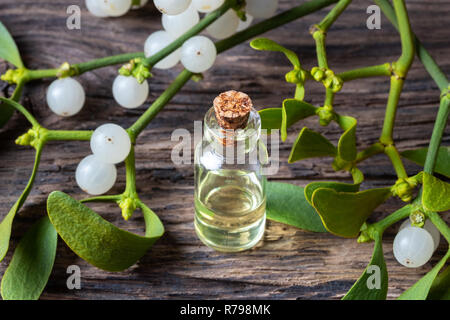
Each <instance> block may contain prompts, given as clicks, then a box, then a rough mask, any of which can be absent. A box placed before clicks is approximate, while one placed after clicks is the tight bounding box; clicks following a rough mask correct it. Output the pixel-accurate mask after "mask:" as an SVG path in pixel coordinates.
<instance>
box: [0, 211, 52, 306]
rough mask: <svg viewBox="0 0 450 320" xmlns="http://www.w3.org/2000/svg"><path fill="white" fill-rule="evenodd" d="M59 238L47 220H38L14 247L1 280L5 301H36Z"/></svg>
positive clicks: (44, 284)
mask: <svg viewBox="0 0 450 320" xmlns="http://www.w3.org/2000/svg"><path fill="white" fill-rule="evenodd" d="M57 241H58V235H57V233H56V230H55V228H53V226H52V224H51V223H50V221H49V220H48V218H47V217H44V218H42V219H40V220H39V221H38V222H37V223H35V224H34V225H33V226H32V227H31V229H30V230H28V232H27V233H26V234H25V235H24V236H23V238H22V239H21V240H20V242H19V244H18V245H17V248H16V250H15V251H14V255H13V257H12V259H11V262H10V263H9V266H8V269H6V271H5V274H4V275H3V279H2V286H1V292H2V297H3V299H4V300H37V299H38V298H39V296H40V295H41V293H42V291H43V290H44V288H45V286H46V284H47V281H48V278H49V277H50V274H51V272H52V268H53V263H54V262H55V255H56V245H57Z"/></svg>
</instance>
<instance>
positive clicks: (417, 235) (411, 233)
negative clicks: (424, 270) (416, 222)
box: [393, 227, 434, 268]
mask: <svg viewBox="0 0 450 320" xmlns="http://www.w3.org/2000/svg"><path fill="white" fill-rule="evenodd" d="M433 247H434V243H433V238H432V237H431V235H430V233H429V232H428V231H427V230H425V229H423V228H418V227H405V228H403V229H402V230H400V232H399V233H397V235H396V236H395V239H394V245H393V249H394V250H393V251H394V256H395V258H396V259H397V261H398V262H399V263H400V264H402V265H404V266H405V267H408V268H418V267H420V266H423V265H424V264H425V263H427V262H428V260H430V258H431V256H432V255H433V251H434V250H433Z"/></svg>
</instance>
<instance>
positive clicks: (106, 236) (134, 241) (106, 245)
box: [47, 191, 164, 271]
mask: <svg viewBox="0 0 450 320" xmlns="http://www.w3.org/2000/svg"><path fill="white" fill-rule="evenodd" d="M141 209H142V213H143V215H144V219H145V224H146V231H145V236H144V237H143V236H139V235H135V234H133V233H130V232H128V231H125V230H122V229H119V228H117V227H116V226H114V225H113V224H112V223H109V222H108V221H106V220H104V219H103V218H102V217H101V216H99V215H98V214H97V213H95V212H94V211H93V210H91V209H90V208H88V207H86V206H85V205H83V204H81V203H80V202H78V201H76V200H75V199H73V198H72V197H70V196H69V195H67V194H65V193H63V192H60V191H54V192H52V193H51V194H50V195H49V197H48V200H47V212H48V215H49V217H50V221H51V222H52V224H53V226H54V227H55V229H56V231H57V232H58V234H59V235H60V236H61V238H62V239H63V240H64V242H66V243H67V245H68V246H69V247H70V248H71V249H72V250H73V251H74V252H75V253H76V254H77V255H79V256H80V257H81V258H83V259H84V260H86V261H88V262H89V263H91V264H93V265H94V266H96V267H98V268H100V269H104V270H107V271H122V270H125V269H127V268H129V267H130V266H132V265H133V264H135V263H136V262H137V261H138V260H139V259H140V258H141V257H142V256H143V255H144V254H145V253H146V252H147V250H148V249H149V248H150V247H151V246H152V245H153V244H154V243H155V242H156V240H158V239H159V238H160V237H161V236H162V235H163V233H164V227H163V225H162V223H161V221H160V220H159V218H158V216H157V215H156V214H155V213H154V212H153V211H152V210H150V209H149V208H148V207H146V206H144V205H142V206H141Z"/></svg>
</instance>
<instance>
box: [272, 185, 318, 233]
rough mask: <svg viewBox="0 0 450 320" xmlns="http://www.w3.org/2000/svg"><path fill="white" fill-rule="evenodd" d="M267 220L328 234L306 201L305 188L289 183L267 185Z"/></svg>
mask: <svg viewBox="0 0 450 320" xmlns="http://www.w3.org/2000/svg"><path fill="white" fill-rule="evenodd" d="M267 218H268V219H270V220H274V221H277V222H281V223H285V224H288V225H290V226H294V227H297V228H300V229H304V230H308V231H314V232H327V230H326V229H325V228H324V226H323V224H322V222H321V221H320V217H319V215H318V214H317V213H316V211H315V210H314V208H313V207H311V205H310V204H309V203H308V202H307V201H306V199H305V194H304V191H303V188H302V187H298V186H296V185H293V184H289V183H281V182H269V183H267Z"/></svg>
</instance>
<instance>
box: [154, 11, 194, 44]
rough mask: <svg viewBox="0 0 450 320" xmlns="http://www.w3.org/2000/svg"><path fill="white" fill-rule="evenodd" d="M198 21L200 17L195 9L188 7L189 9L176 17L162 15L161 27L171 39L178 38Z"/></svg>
mask: <svg viewBox="0 0 450 320" xmlns="http://www.w3.org/2000/svg"><path fill="white" fill-rule="evenodd" d="M199 21H200V16H199V14H198V12H197V10H195V8H194V7H193V6H192V5H190V6H189V8H188V9H187V10H186V11H184V12H182V13H180V14H177V15H168V14H163V15H162V25H163V28H164V30H166V31H167V32H168V33H170V34H171V35H172V36H173V37H175V38H178V37H179V36H181V35H182V34H183V33H185V32H186V31H188V30H189V29H190V28H192V27H193V26H195V25H196V24H197V23H198V22H199Z"/></svg>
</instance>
